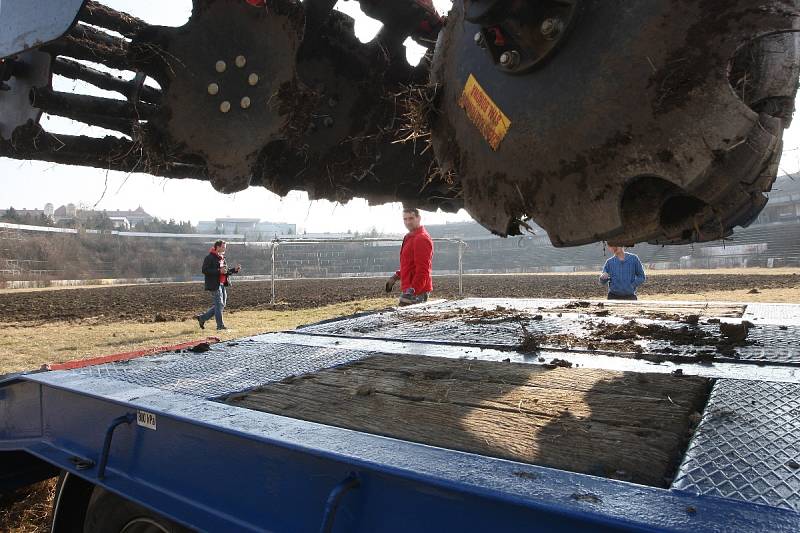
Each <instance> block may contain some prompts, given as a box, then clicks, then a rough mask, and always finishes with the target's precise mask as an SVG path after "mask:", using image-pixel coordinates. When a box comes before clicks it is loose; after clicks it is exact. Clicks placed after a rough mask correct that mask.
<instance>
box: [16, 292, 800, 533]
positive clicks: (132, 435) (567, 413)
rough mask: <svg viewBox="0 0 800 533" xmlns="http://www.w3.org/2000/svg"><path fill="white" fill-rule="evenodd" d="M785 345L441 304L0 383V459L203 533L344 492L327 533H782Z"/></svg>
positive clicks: (580, 307)
mask: <svg viewBox="0 0 800 533" xmlns="http://www.w3.org/2000/svg"><path fill="white" fill-rule="evenodd" d="M601 304H602V305H601ZM745 321H747V322H750V323H751V324H752V325H751V326H747V328H748V336H747V338H746V339H745V340H744V341H743V342H733V341H731V339H729V338H728V339H727V340H724V341H723V342H720V341H719V339H720V338H721V333H720V331H721V329H720V328H721V325H720V323H719V322H722V323H731V324H733V325H737V324H738V325H741V324H742V323H743V322H745ZM654 325H655V326H659V328H663V329H659V328H653V327H652V326H654ZM629 330H631V331H634V332H637V334H636V336H635V337H630V336H629V335H628V336H627V337H626V335H627V334H624V332H625V331H629ZM664 330H669V331H667V333H668V334H665V332H664ZM599 331H604V332H608V331H617V332H619V331H622V332H623V334H622V335H621V336H622V337H623V338H616V339H607V341H608V343H607V344H606V345H603V346H594V343H595V342H597V341H596V337H597V335H598V332H599ZM687 332H688V333H687ZM698 332H699V333H698ZM647 334H652V338H648V337H647ZM687 335H688V336H687ZM691 335H695V337H694V338H698V339H700V340H701V341H702V344H701V345H692V344H686V343H685V342H686V339H687V338H691ZM531 337H533V338H534V340H533V341H531ZM799 340H800V306H793V305H778V304H776V305H764V304H758V305H749V304H726V305H724V306H708V305H705V304H696V303H688V302H678V303H675V302H669V303H667V302H660V303H658V302H657V303H653V302H640V303H629V302H625V303H620V304H615V303H609V302H578V301H574V300H573V301H569V300H485V299H481V300H477V299H475V300H461V301H458V302H432V303H430V304H428V305H423V306H414V307H412V308H409V309H403V310H399V311H398V310H387V311H386V312H381V313H371V314H365V315H358V316H353V317H346V318H344V319H341V320H335V321H329V322H325V323H319V324H315V325H311V326H308V327H306V328H301V329H298V330H296V331H293V332H285V333H271V334H265V335H258V336H255V337H250V338H247V339H239V340H237V341H234V342H226V343H219V344H215V345H212V346H210V349H209V350H208V351H205V352H194V351H188V350H185V349H184V350H180V351H174V352H165V353H159V354H155V355H148V356H145V357H141V358H137V359H131V360H127V361H118V362H106V363H104V364H97V365H88V366H84V367H81V368H74V369H71V370H63V371H52V372H41V373H31V374H25V375H21V376H14V377H9V378H6V380H5V381H2V380H0V451H3V450H7V451H25V452H27V453H29V454H31V455H34V456H36V457H39V458H42V459H44V460H46V461H47V462H49V463H51V464H54V465H56V466H58V467H59V468H62V469H65V470H67V471H69V472H72V473H73V474H74V475H79V476H82V477H84V478H85V479H87V480H90V481H91V482H93V483H97V484H100V485H102V486H104V487H107V488H109V489H110V490H113V491H116V492H118V493H121V494H124V495H125V496H126V497H129V498H131V499H133V500H135V501H138V502H139V503H142V504H144V505H146V506H151V507H153V508H154V509H157V510H158V511H159V512H160V513H162V514H165V515H166V516H169V517H170V518H172V519H174V520H176V521H179V522H183V523H186V524H188V525H191V526H194V527H196V528H199V529H204V530H211V531H225V530H234V529H235V530H241V531H263V530H266V529H275V530H286V531H305V530H315V529H319V525H320V521H321V520H324V519H327V517H328V516H329V512H331V511H330V509H329V508H328V507H327V506H326V505H325V502H326V501H330V498H332V497H334V495H340V493H341V491H342V490H345V491H347V490H353V491H354V492H352V493H348V496H346V497H345V500H346V501H345V503H343V504H342V505H343V506H344V508H343V509H342V510H341V512H339V514H337V517H336V522H337V529H336V530H337V531H338V530H341V531H376V530H381V531H393V530H397V531H407V530H440V529H453V528H455V527H459V528H461V529H464V530H486V529H493V530H503V531H515V530H520V531H522V530H526V529H527V526H528V525H529V524H530V523H533V522H532V521H536V523H537V524H540V526H541V527H543V528H545V529H549V530H553V531H557V530H563V531H574V530H575V529H576V528H591V529H593V530H598V531H599V530H604V529H605V530H631V529H636V528H648V529H656V530H671V531H693V532H694V531H712V530H719V529H724V528H726V527H730V528H735V529H736V530H737V531H765V530H769V531H778V532H781V531H786V532H790V531H791V532H794V531H798V530H800V465H798V461H800V459H799V458H800V442H799V439H797V435H798V434H800V417H798V412H800V353H798V345H799V344H800V343H799V342H798V341H799ZM615 343H618V344H615ZM590 344H591V345H592V346H590ZM632 346H636V347H638V348H635V349H634V348H632ZM569 365H572V366H571V367H570V366H569ZM709 387H710V395H708V389H709ZM126 413H127V414H128V415H131V414H132V415H135V416H134V419H135V421H133V422H131V423H129V424H125V423H123V424H122V425H120V426H115V427H116V428H117V429H109V428H110V427H111V424H112V422H114V421H115V420H118V417H120V416H121V415H126ZM126 416H127V415H126ZM695 426H696V427H695ZM108 431H110V432H111V433H112V434H113V443H112V444H111V445H110V446H109V453H108V456H107V457H106V459H107V467H106V469H105V472H104V475H103V476H99V472H98V463H99V462H100V460H101V459H102V455H103V451H102V450H103V440H104V435H106V434H107V432H108ZM687 441H688V446H687ZM2 456H3V455H2V454H1V453H0V458H2ZM354 479H357V480H359V483H360V485H358V484H356V485H354V484H353V480H354ZM209 480H213V484H210V485H209ZM353 486H360V488H358V489H351V488H348V487H353ZM342 487H345V489H343V488H342ZM337 497H339V496H337ZM334 507H336V506H334ZM408 508H415V509H417V512H416V513H412V514H411V515H410V514H409V513H408V512H407V509H408ZM332 512H334V513H335V512H336V511H335V510H334V511H332ZM412 515H413V516H412ZM400 517H402V518H400ZM265 524H269V526H265Z"/></svg>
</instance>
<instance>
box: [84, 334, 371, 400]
mask: <svg viewBox="0 0 800 533" xmlns="http://www.w3.org/2000/svg"><path fill="white" fill-rule="evenodd" d="M268 339H269V337H268V336H261V337H254V338H250V339H243V340H241V341H238V342H228V343H221V344H217V345H213V346H212V347H211V350H210V351H208V352H204V353H194V352H191V351H186V352H168V353H163V354H159V355H154V356H150V357H143V358H140V359H134V360H131V361H124V362H119V363H109V364H104V365H98V366H92V367H87V368H82V369H78V370H74V371H73V372H77V373H80V374H84V375H90V376H97V377H105V378H110V379H115V380H118V381H124V382H127V383H134V384H136V385H142V386H147V387H154V388H157V389H162V390H166V391H170V392H177V393H182V394H189V395H192V396H199V397H202V398H216V397H219V396H223V395H225V394H229V393H233V392H239V391H242V390H247V389H251V388H253V387H257V386H259V385H263V384H265V383H269V382H273V381H280V380H281V379H284V378H286V377H289V376H292V375H300V374H305V373H308V372H315V371H317V370H320V369H322V368H328V367H332V366H336V365H341V364H345V363H350V362H353V361H357V360H359V359H362V358H364V357H367V356H369V355H372V353H371V352H366V351H356V350H340V349H337V348H326V347H319V346H300V345H296V344H283V343H272V342H269V340H268Z"/></svg>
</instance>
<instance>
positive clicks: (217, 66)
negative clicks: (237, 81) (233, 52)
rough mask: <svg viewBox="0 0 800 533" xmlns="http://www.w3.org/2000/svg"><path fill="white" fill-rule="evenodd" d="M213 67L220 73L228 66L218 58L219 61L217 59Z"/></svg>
mask: <svg viewBox="0 0 800 533" xmlns="http://www.w3.org/2000/svg"><path fill="white" fill-rule="evenodd" d="M214 68H215V69H217V72H219V73H220V74H222V73H223V72H225V69H226V68H228V65H226V64H225V62H224V61H223V60H221V59H220V60H219V61H217V63H216V64H215V65H214Z"/></svg>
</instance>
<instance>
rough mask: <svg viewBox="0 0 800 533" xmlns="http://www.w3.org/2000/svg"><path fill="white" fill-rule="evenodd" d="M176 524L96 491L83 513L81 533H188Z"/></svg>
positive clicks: (122, 499)
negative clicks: (84, 514) (84, 515)
mask: <svg viewBox="0 0 800 533" xmlns="http://www.w3.org/2000/svg"><path fill="white" fill-rule="evenodd" d="M190 531H191V530H190V529H187V528H185V527H183V526H181V525H179V524H176V523H175V522H173V521H171V520H169V519H166V518H164V517H162V516H159V515H157V514H156V513H154V512H153V511H150V510H149V509H146V508H145V507H142V506H141V505H138V504H136V503H133V502H132V501H129V500H126V499H124V498H121V497H119V496H117V495H116V494H113V493H111V492H108V491H107V490H105V489H103V488H102V487H95V488H94V490H93V491H92V497H91V499H90V500H89V507H88V509H87V510H86V521H85V522H84V526H83V532H84V533H188V532H190Z"/></svg>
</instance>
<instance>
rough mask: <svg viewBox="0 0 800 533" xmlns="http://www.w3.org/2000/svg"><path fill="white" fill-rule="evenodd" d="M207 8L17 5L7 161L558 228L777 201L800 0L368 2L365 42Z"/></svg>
mask: <svg viewBox="0 0 800 533" xmlns="http://www.w3.org/2000/svg"><path fill="white" fill-rule="evenodd" d="M193 3H194V9H193V12H192V16H191V18H190V19H189V21H188V22H187V23H186V24H185V25H184V26H182V27H179V28H169V27H161V26H152V25H149V24H147V23H145V22H144V21H142V20H139V19H136V18H134V17H131V16H129V15H126V14H124V13H120V12H117V11H114V10H112V9H110V8H108V7H107V6H104V5H102V4H99V3H97V2H94V1H87V2H80V1H75V0H73V1H64V0H57V1H54V0H37V1H36V2H21V1H20V2H13V3H9V2H2V4H0V29H1V30H2V31H1V32H0V57H4V58H5V59H4V60H3V63H0V83H3V86H2V87H0V89H4V90H3V91H2V92H0V156H5V157H12V158H18V159H38V160H45V161H53V162H57V163H65V164H72V165H83V166H93V167H99V168H109V169H114V170H122V171H129V172H146V173H150V174H153V175H158V176H166V177H171V178H195V179H205V180H209V181H210V182H211V183H212V184H213V185H214V187H215V188H217V189H218V190H220V191H223V192H233V191H237V190H241V189H243V188H245V187H248V186H253V185H262V186H265V187H267V188H269V189H270V190H272V191H275V192H276V193H278V194H286V193H287V192H288V191H290V190H293V189H300V190H306V191H308V192H309V193H310V195H311V197H312V198H327V199H331V200H338V201H346V200H348V199H350V198H352V197H356V196H358V197H364V198H367V199H368V200H370V201H371V202H373V203H379V202H386V201H402V202H404V203H406V204H413V205H415V206H418V207H421V208H429V209H430V208H437V207H439V208H443V209H445V210H454V209H458V208H460V207H465V208H466V209H467V210H468V211H469V213H470V214H471V215H472V216H473V217H474V218H475V219H476V220H478V221H479V222H480V223H481V224H483V225H484V226H486V227H487V228H489V229H490V230H492V231H494V232H495V233H497V234H500V235H508V234H515V233H518V232H520V231H521V230H522V229H524V228H525V227H526V226H527V225H528V222H529V221H530V220H533V221H535V222H536V223H537V224H539V225H541V226H542V227H544V228H545V229H546V230H547V231H548V234H549V236H550V238H551V240H552V241H553V242H554V244H556V245H576V244H582V243H586V242H591V241H596V240H601V239H602V240H611V241H615V242H621V243H633V242H639V241H651V242H661V243H678V242H690V241H701V240H712V239H719V238H722V237H725V236H727V235H729V234H730V233H731V231H732V229H733V227H735V226H736V225H746V224H748V223H749V222H750V221H752V220H753V219H754V218H755V216H756V215H757V214H758V212H759V211H760V209H761V208H762V207H763V205H764V203H765V198H764V196H763V194H762V193H763V192H764V191H766V190H769V187H770V186H771V183H772V181H773V180H774V178H775V174H776V172H777V163H778V161H779V158H780V154H781V138H782V132H783V129H784V128H785V127H787V126H788V124H789V121H790V120H791V116H792V113H793V109H794V107H793V105H794V96H795V93H796V90H797V80H798V73H800V68H799V67H798V65H800V57H799V56H800V46H799V45H798V38H797V33H796V31H797V30H798V29H800V28H798V12H797V7H798V6H797V4H798V2H797V1H796V0H764V1H763V2H760V3H758V5H754V3H753V2H752V0H725V1H713V0H679V1H676V0H639V1H637V2H630V1H627V0H529V1H519V0H456V1H455V2H454V3H453V9H452V11H451V13H450V14H449V15H448V17H447V18H446V19H444V20H443V19H440V18H439V16H438V15H437V14H436V12H435V11H434V10H433V6H432V4H431V1H430V0H360V5H361V7H362V9H363V10H364V12H365V13H367V14H368V15H370V16H373V17H375V18H378V19H379V20H381V21H382V22H383V23H384V27H383V29H382V30H381V32H380V33H379V34H378V36H377V37H376V38H375V39H374V40H373V41H372V42H370V43H366V44H362V43H361V42H359V41H358V40H357V39H356V38H355V37H354V35H353V24H352V20H351V19H349V17H346V16H345V15H342V14H341V13H339V12H337V11H334V10H333V9H332V8H333V6H334V5H335V3H336V0H306V1H305V2H299V1H293V0H266V1H265V0H194V2H193ZM31 6H37V8H36V10H32V8H31ZM37 13H38V15H37ZM408 36H411V37H412V38H413V39H415V40H416V41H417V42H418V43H420V44H423V45H424V46H427V47H428V48H429V49H430V52H431V54H429V56H427V57H426V59H424V60H423V61H422V62H421V63H420V65H419V66H417V67H412V66H411V65H409V64H408V63H407V61H406V59H405V50H404V47H403V42H404V40H405V39H406V38H407V37H408ZM437 36H438V38H437ZM53 75H57V76H60V77H66V78H70V79H75V80H80V81H82V82H85V83H88V84H91V85H94V86H96V87H99V88H101V89H105V90H107V91H113V92H114V93H116V94H117V95H118V96H117V97H116V98H112V97H103V98H101V97H95V96H89V95H85V94H73V93H65V92H61V91H56V90H54V89H53V86H52V83H51V80H52V76H53ZM43 112H44V113H48V114H50V115H57V116H63V117H68V118H72V119H75V120H78V121H81V122H84V123H86V124H90V125H94V126H100V127H102V128H106V129H108V130H112V131H114V132H118V133H117V134H116V135H113V136H111V135H109V136H106V137H87V136H77V135H76V136H70V135H54V134H51V133H48V132H47V131H45V130H44V129H43V128H42V126H41V125H40V124H39V118H40V116H41V114H42V113H43ZM431 147H432V149H431Z"/></svg>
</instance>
